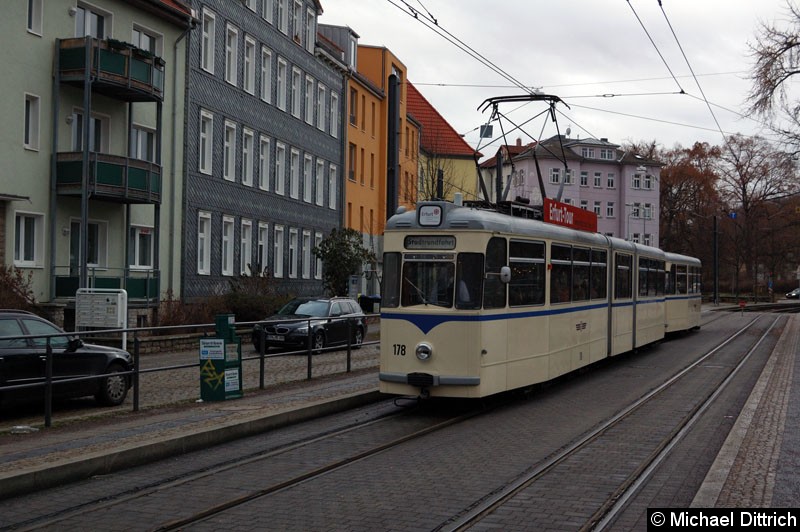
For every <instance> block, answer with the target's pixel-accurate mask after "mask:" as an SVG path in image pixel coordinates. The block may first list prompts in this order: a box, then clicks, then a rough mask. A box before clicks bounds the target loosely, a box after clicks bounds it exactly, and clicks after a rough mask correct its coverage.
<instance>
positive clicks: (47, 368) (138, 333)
mask: <svg viewBox="0 0 800 532" xmlns="http://www.w3.org/2000/svg"><path fill="white" fill-rule="evenodd" d="M374 317H377V315H367V316H366V318H367V319H368V320H370V319H371V318H374ZM356 319H357V318H353V317H344V318H334V317H332V318H325V320H327V321H330V322H337V321H346V322H347V325H348V335H347V341H346V343H344V344H342V345H337V346H326V347H314V346H313V345H312V334H313V327H312V323H313V322H317V321H319V320H320V318H315V317H309V318H303V319H300V320H298V319H293V320H260V321H251V322H235V323H234V324H233V326H234V327H235V328H237V330H241V329H244V328H248V329H252V328H254V327H255V326H256V325H260V326H261V334H262V338H261V342H260V345H259V348H258V349H257V353H256V354H255V355H250V356H242V357H241V361H242V362H245V361H252V360H258V361H259V379H258V380H259V385H258V388H259V389H261V390H263V389H265V388H266V379H265V376H266V368H265V362H266V360H267V359H270V358H277V357H285V356H289V355H305V356H306V357H307V371H306V380H312V379H313V359H314V355H315V354H319V353H329V352H334V351H339V350H344V351H345V353H344V356H345V357H346V365H345V370H344V372H345V373H350V372H351V371H352V351H353V349H358V348H360V347H361V346H371V345H376V344H378V343H379V341H378V340H372V341H365V337H362V339H361V341H360V342H359V343H358V344H356V343H354V342H353V335H352V330H353V329H352V327H353V323H354V322H355V321H356ZM297 322H307V323H308V340H307V343H306V346H305V347H304V348H303V349H299V350H289V351H287V350H282V351H278V352H273V353H270V352H268V347H267V345H266V342H265V341H264V338H263V336H264V329H265V327H264V325H265V324H270V325H277V324H286V323H297ZM214 327H215V324H213V323H211V324H193V325H172V326H164V327H136V328H127V329H120V328H118V329H102V330H99V329H98V330H90V331H75V332H64V333H58V334H41V335H17V336H8V335H0V339H1V340H0V342H2V343H0V356H11V353H12V351H11V349H8V348H6V349H2V347H1V346H2V345H3V344H6V342H7V343H8V344H7V345H12V342H13V341H15V340H23V341H25V342H26V344H28V345H26V346H25V348H27V349H32V348H31V347H30V342H35V341H36V340H39V341H41V340H44V341H45V352H44V362H45V365H44V375H43V376H42V377H38V378H36V379H31V380H32V382H28V383H25V384H14V385H7V384H5V383H3V382H2V381H0V397H3V396H4V395H5V393H6V392H13V391H19V390H25V389H35V388H44V398H43V406H44V426H45V427H51V426H52V418H53V402H54V397H55V396H54V394H53V388H54V387H55V386H61V385H64V384H68V383H77V382H85V381H93V380H99V379H103V378H105V377H109V376H111V375H114V376H129V377H130V378H131V386H130V389H131V392H132V400H131V403H132V404H131V407H132V411H133V412H138V411H139V407H140V389H141V387H140V376H141V375H142V374H148V373H157V372H163V371H174V370H179V369H186V368H198V369H199V368H200V367H201V361H200V359H199V338H211V337H213V336H214ZM187 331H199V332H200V333H202V336H200V337H199V338H198V358H197V361H196V362H193V363H188V364H172V365H167V366H159V367H154V368H147V369H142V368H141V364H140V362H141V349H140V348H141V344H142V342H143V339H144V338H157V337H158V336H159V335H163V334H169V333H170V332H180V333H182V334H187ZM123 333H127V334H128V337H129V342H130V345H132V346H133V348H132V349H131V350H130V351H129V352H130V354H131V355H132V357H133V368H132V369H131V370H129V371H117V372H114V373H113V374H112V373H98V374H92V375H88V376H79V377H67V378H64V377H59V376H58V375H56V374H54V369H53V368H54V357H55V356H56V355H57V354H60V353H62V352H63V351H64V350H62V349H60V348H55V349H54V348H53V346H52V342H53V340H54V339H57V338H66V339H68V340H70V339H76V338H80V339H81V340H85V341H86V343H91V339H92V338H93V337H98V336H101V337H102V338H103V343H104V344H107V343H109V341H108V338H109V337H112V338H113V337H114V336H116V335H119V337H120V338H121V337H122V334H123ZM131 337H132V339H130V338H131ZM240 338H241V341H242V343H244V342H245V341H249V339H246V338H243V337H240ZM39 345H40V346H41V343H40V344H39ZM3 351H5V355H3ZM14 356H25V355H14ZM30 356H31V357H36V358H39V357H41V355H40V354H39V353H31V355H30ZM199 377H200V374H199V372H198V396H199V392H200V384H199ZM5 378H6V379H7V378H8V377H7V376H6V377H5ZM12 400H13V399H12Z"/></svg>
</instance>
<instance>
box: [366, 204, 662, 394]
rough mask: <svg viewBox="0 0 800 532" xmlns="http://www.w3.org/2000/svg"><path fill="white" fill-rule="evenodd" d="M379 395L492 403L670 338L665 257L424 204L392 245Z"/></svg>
mask: <svg viewBox="0 0 800 532" xmlns="http://www.w3.org/2000/svg"><path fill="white" fill-rule="evenodd" d="M383 271H384V276H383V294H382V300H381V355H380V357H381V360H380V372H379V379H380V390H381V391H382V392H384V393H392V394H401V395H416V394H420V395H430V396H447V397H484V396H487V395H492V394H495V393H499V392H503V391H506V390H511V389H515V388H520V387H524V386H529V385H531V384H535V383H538V382H543V381H547V380H550V379H553V378H556V377H558V376H560V375H563V374H565V373H568V372H570V371H573V370H576V369H578V368H580V367H582V366H586V365H588V364H591V363H594V362H597V361H599V360H601V359H603V358H606V357H609V356H613V355H616V354H619V353H623V352H626V351H630V350H632V349H635V348H637V347H640V346H643V345H646V344H649V343H652V342H655V341H658V340H660V339H662V338H663V337H664V329H665V327H664V283H665V261H664V253H663V252H662V251H661V250H658V249H656V248H652V247H647V246H640V245H637V244H633V243H630V242H626V241H623V240H619V239H615V238H609V237H606V236H603V235H600V234H598V233H590V232H585V231H577V230H573V229H569V228H566V227H561V226H558V225H553V224H548V223H544V222H542V221H539V220H533V219H528V218H523V217H515V216H509V215H506V214H501V213H498V212H495V211H492V210H482V209H477V208H472V207H464V206H458V205H454V204H452V203H446V202H424V203H420V204H419V205H418V208H417V210H415V211H407V212H402V213H398V214H396V215H395V216H393V217H392V218H390V219H389V220H388V221H387V226H386V231H385V233H384V263H383Z"/></svg>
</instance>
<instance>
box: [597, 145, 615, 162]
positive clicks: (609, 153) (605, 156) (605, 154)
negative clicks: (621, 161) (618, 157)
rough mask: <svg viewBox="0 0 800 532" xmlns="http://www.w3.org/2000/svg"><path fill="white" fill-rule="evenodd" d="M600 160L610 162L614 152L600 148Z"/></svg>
mask: <svg viewBox="0 0 800 532" xmlns="http://www.w3.org/2000/svg"><path fill="white" fill-rule="evenodd" d="M600 158H601V159H606V160H607V161H611V160H613V159H614V150H612V149H609V148H600Z"/></svg>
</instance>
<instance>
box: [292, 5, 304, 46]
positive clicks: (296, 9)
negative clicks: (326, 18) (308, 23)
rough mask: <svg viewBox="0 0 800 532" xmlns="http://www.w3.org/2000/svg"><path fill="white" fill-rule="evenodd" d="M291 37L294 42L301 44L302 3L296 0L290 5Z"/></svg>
mask: <svg viewBox="0 0 800 532" xmlns="http://www.w3.org/2000/svg"><path fill="white" fill-rule="evenodd" d="M292 36H293V38H294V42H296V43H297V44H301V45H302V44H303V42H302V38H303V3H302V2H299V1H298V0H295V1H294V3H293V4H292Z"/></svg>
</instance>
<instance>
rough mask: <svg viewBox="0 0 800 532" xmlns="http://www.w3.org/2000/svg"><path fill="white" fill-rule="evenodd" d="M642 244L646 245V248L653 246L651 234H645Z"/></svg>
mask: <svg viewBox="0 0 800 532" xmlns="http://www.w3.org/2000/svg"><path fill="white" fill-rule="evenodd" d="M642 244H644V245H645V246H649V245H651V244H650V233H645V234H644V238H643V240H642Z"/></svg>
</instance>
